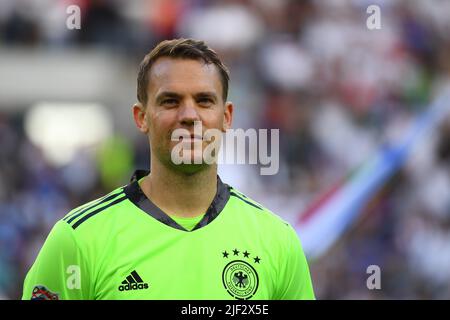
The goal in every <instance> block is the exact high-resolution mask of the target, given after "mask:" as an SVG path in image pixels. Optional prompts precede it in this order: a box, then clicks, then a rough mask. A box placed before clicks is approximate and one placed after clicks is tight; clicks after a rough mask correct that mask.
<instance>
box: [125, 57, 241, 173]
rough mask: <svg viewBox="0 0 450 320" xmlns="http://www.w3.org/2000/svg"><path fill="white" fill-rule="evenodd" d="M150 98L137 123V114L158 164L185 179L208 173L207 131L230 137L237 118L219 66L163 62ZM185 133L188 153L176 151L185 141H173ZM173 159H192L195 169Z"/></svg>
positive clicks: (152, 73) (158, 63)
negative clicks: (227, 132)
mask: <svg viewBox="0 0 450 320" xmlns="http://www.w3.org/2000/svg"><path fill="white" fill-rule="evenodd" d="M147 97H148V100H147V105H146V106H143V108H141V116H142V118H141V119H137V117H136V111H135V112H134V113H135V115H134V116H135V120H136V123H137V124H138V127H139V129H140V130H141V131H142V132H144V133H146V134H147V135H148V138H149V142H150V146H151V152H152V155H153V156H154V157H153V159H154V158H155V157H156V159H157V160H158V161H160V162H161V163H163V164H164V165H169V166H171V167H173V168H176V169H177V170H182V171H184V172H186V173H194V172H197V171H198V170H201V169H202V168H205V167H206V166H207V165H208V164H206V163H205V161H204V158H203V156H204V155H205V152H204V151H205V149H206V148H207V147H208V145H209V144H210V143H211V141H207V139H204V133H205V131H206V130H209V129H217V130H219V131H221V132H225V130H226V129H228V128H230V127H231V121H232V113H233V105H232V104H231V102H224V101H223V95H222V84H221V81H220V75H219V71H218V70H217V69H216V66H215V65H213V64H205V63H204V62H202V61H197V60H188V59H173V58H167V57H164V58H160V59H158V60H157V61H156V62H155V64H154V65H153V66H152V68H151V70H150V74H149V85H148V88H147ZM138 118H139V117H138ZM200 125H201V130H199V128H200ZM195 126H197V127H195ZM177 129H178V130H177ZM180 129H184V130H180ZM180 132H184V134H187V133H188V134H187V136H184V137H183V138H182V140H181V141H182V143H183V144H184V147H186V146H191V148H188V149H189V151H186V148H183V151H181V153H179V152H178V151H177V150H179V148H180V143H181V141H180V140H176V141H174V136H175V135H176V134H177V133H180ZM174 148H175V149H174ZM196 148H197V150H195V149H196ZM200 148H201V151H200ZM172 151H174V152H172ZM175 151H177V152H175ZM186 152H188V154H186ZM174 155H176V156H177V157H179V156H182V158H183V159H185V160H186V159H189V162H191V164H186V163H184V164H179V163H178V164H177V163H176V161H174V160H177V159H174ZM156 159H155V160H156ZM178 161H179V158H178Z"/></svg>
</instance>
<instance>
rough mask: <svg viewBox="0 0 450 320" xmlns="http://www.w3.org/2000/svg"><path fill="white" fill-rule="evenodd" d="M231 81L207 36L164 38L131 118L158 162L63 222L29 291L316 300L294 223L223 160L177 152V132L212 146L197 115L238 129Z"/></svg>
mask: <svg viewBox="0 0 450 320" xmlns="http://www.w3.org/2000/svg"><path fill="white" fill-rule="evenodd" d="M228 80H229V76H228V71H227V69H226V67H225V66H224V65H223V63H222V62H221V61H220V59H219V58H218V56H217V54H216V53H215V52H214V51H213V50H211V49H210V48H208V47H207V46H206V45H205V43H204V42H201V41H195V40H192V39H176V40H171V41H163V42H162V43H160V44H159V45H158V46H157V47H156V48H154V49H153V50H152V51H151V52H150V53H149V54H148V55H147V56H146V57H145V58H144V60H143V61H142V63H141V66H140V71H139V75H138V94H137V95H138V101H139V103H137V104H135V105H134V106H133V116H134V120H135V122H136V125H137V127H138V129H139V130H140V131H141V132H142V133H144V134H145V135H146V136H147V137H148V140H149V143H150V148H151V153H150V154H151V168H150V169H151V170H150V171H149V172H144V171H137V172H136V173H135V174H134V176H133V178H132V181H131V183H130V184H128V185H127V186H124V187H121V188H118V189H116V190H114V191H113V192H111V193H110V194H108V195H106V196H105V197H103V198H101V199H98V200H94V201H92V202H90V203H88V204H86V205H84V206H81V207H79V208H77V209H75V210H73V211H72V212H70V213H69V214H68V215H66V216H65V217H64V218H63V219H62V220H60V221H59V222H58V223H57V224H56V225H55V226H54V228H53V230H52V231H51V233H50V235H49V236H48V238H47V240H46V242H45V244H44V246H43V248H42V249H41V251H40V253H39V255H38V257H37V259H36V261H35V263H34V264H33V266H32V268H31V270H30V271H29V273H28V275H27V277H26V279H25V284H24V291H23V299H30V298H31V299H314V293H313V288H312V285H311V279H310V274H309V269H308V265H307V261H306V259H305V256H304V253H303V251H302V248H301V245H300V242H299V240H298V237H297V235H296V233H295V231H294V230H293V228H292V227H291V226H290V225H288V224H287V223H286V222H284V221H283V220H281V219H280V218H279V217H278V216H276V215H274V214H273V213H271V212H269V211H268V210H267V209H265V208H263V207H262V206H261V205H260V204H258V203H256V202H255V201H253V200H251V199H249V198H248V197H246V196H245V195H243V194H242V193H240V192H239V191H237V190H235V189H234V188H232V187H230V186H228V185H226V184H225V183H223V182H222V181H221V179H220V178H219V177H218V176H217V164H214V163H212V164H208V163H206V162H205V161H200V163H198V161H193V163H191V164H187V163H184V164H183V163H182V164H175V162H174V161H173V160H174V159H173V154H172V150H173V149H174V148H175V146H176V145H177V143H179V141H177V140H176V139H172V134H173V133H174V131H175V130H179V129H185V130H187V131H188V133H190V134H189V135H188V136H187V137H185V138H186V139H187V140H185V141H184V142H185V143H186V141H187V143H188V144H195V143H197V144H198V143H199V142H200V145H201V148H202V150H205V148H206V147H207V146H208V145H209V143H210V142H209V141H207V139H203V137H202V136H199V135H198V134H194V124H196V123H197V124H198V123H200V124H201V125H202V133H204V132H205V131H206V130H209V129H216V130H220V131H222V132H225V131H226V130H227V129H228V128H230V127H231V123H232V118H233V104H232V103H231V102H227V93H228ZM173 140H175V141H173ZM188 151H189V150H188ZM188 151H186V152H188ZM192 152H194V151H192ZM188 155H189V154H188ZM189 156H190V159H192V160H195V157H196V156H195V154H194V153H192V154H190V155H189ZM197 160H198V159H197Z"/></svg>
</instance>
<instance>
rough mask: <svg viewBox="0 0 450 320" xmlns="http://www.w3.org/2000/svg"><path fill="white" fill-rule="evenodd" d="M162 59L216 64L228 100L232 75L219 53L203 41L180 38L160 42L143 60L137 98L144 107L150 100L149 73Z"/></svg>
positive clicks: (224, 95)
mask: <svg viewBox="0 0 450 320" xmlns="http://www.w3.org/2000/svg"><path fill="white" fill-rule="evenodd" d="M161 57H170V58H179V59H192V60H203V61H204V62H205V63H206V64H214V65H215V66H216V67H217V70H218V71H219V74H220V78H221V82H222V93H223V100H224V101H226V100H227V96H228V81H229V80H230V75H229V72H228V69H227V67H226V66H225V65H224V64H223V63H222V61H221V60H220V58H219V56H218V55H217V53H216V52H215V51H214V50H212V49H211V48H209V47H208V46H207V45H206V44H205V42H203V41H198V40H194V39H183V38H180V39H173V40H164V41H162V42H160V43H159V44H158V45H157V46H156V47H155V48H154V49H153V50H152V51H150V53H148V54H147V55H146V56H145V57H144V59H143V60H142V62H141V64H140V66H139V74H138V78H137V98H138V101H139V102H140V103H142V104H143V105H144V106H145V105H146V104H147V99H148V97H147V86H148V77H149V73H150V72H149V71H150V69H151V67H152V65H153V64H154V63H155V62H156V60H158V59H159V58H161Z"/></svg>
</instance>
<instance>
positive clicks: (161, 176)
mask: <svg viewBox="0 0 450 320" xmlns="http://www.w3.org/2000/svg"><path fill="white" fill-rule="evenodd" d="M151 164H152V165H151V171H150V175H148V176H147V177H145V178H144V180H143V181H142V184H141V188H142V191H143V192H144V194H145V195H146V196H147V197H148V198H149V199H150V200H151V201H152V202H153V203H154V204H155V205H157V206H158V207H159V208H160V209H161V210H162V211H164V212H165V213H167V214H168V215H169V216H172V215H173V216H177V217H185V218H191V217H196V216H199V215H201V214H205V213H206V211H207V209H208V207H209V206H210V205H211V202H212V201H213V199H214V197H215V195H216V192H217V165H211V166H208V167H207V168H204V169H202V170H200V171H199V172H196V173H194V174H189V175H188V174H185V173H182V172H178V171H175V170H173V169H171V168H167V167H166V166H164V165H163V164H161V163H160V162H159V161H158V160H157V159H152V161H151Z"/></svg>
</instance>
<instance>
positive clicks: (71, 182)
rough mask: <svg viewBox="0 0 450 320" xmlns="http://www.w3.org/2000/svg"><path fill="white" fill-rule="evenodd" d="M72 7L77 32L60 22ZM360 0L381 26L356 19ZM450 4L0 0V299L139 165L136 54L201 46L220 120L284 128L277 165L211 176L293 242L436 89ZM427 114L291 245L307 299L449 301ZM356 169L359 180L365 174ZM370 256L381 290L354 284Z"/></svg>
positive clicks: (446, 195)
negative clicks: (210, 52)
mask: <svg viewBox="0 0 450 320" xmlns="http://www.w3.org/2000/svg"><path fill="white" fill-rule="evenodd" d="M72 4H76V5H78V6H79V7H80V8H81V14H82V16H81V30H68V29H67V28H66V18H67V17H68V14H67V13H66V8H67V7H68V6H69V5H72ZM371 4H376V5H379V6H380V7H381V29H379V30H368V29H367V27H366V19H367V17H368V16H369V15H368V14H367V13H366V8H367V7H368V6H369V5H371ZM449 12H450V1H446V0H433V1H419V0H410V1H409V0H408V1H406V0H405V1H401V0H396V1H375V0H373V1H364V0H344V1H337V0H315V1H312V0H310V1H294V0H278V1H271V0H233V1H218V0H214V1H206V0H190V1H181V0H164V1H163V0H158V1H156V0H155V1H144V0H133V1H126V0H109V1H99V0H96V1H94V0H91V1H90V0H70V1H65V0H2V1H0V298H2V299H17V298H19V297H20V296H21V290H22V283H23V278H24V275H25V274H26V272H27V271H28V268H29V267H30V265H31V263H32V262H33V261H34V259H35V257H36V254H37V252H38V250H39V249H40V247H41V246H42V244H43V242H44V240H45V237H46V235H47V234H48V232H49V230H50V228H51V227H52V226H53V224H54V223H55V222H56V221H57V220H58V219H60V218H61V217H62V216H63V215H64V214H65V213H67V212H68V210H70V209H71V208H73V207H76V206H78V205H80V204H81V203H84V202H87V201H88V200H91V199H94V198H96V197H99V196H101V195H102V194H105V193H106V192H108V191H109V190H111V189H112V188H113V187H115V186H117V185H123V184H125V183H127V181H128V179H129V177H130V175H131V173H132V172H133V170H134V168H146V167H148V147H147V142H146V140H145V138H144V137H143V136H141V135H139V134H138V133H137V130H135V128H134V124H133V122H132V118H131V113H130V108H131V105H132V104H133V103H134V102H135V100H136V98H135V92H136V74H137V65H138V63H139V61H140V60H141V59H142V57H143V55H144V54H145V53H147V52H148V51H149V50H150V49H151V48H152V47H153V46H154V45H155V44H156V43H157V42H159V41H160V40H163V39H168V38H174V37H180V36H183V37H194V38H198V39H203V40H205V41H207V42H208V44H210V45H211V46H212V47H213V48H215V49H216V50H217V51H219V53H220V54H221V56H222V57H223V58H224V60H225V62H226V64H227V65H228V66H229V68H230V70H231V79H232V81H231V87H230V89H231V92H230V100H232V101H234V103H235V106H236V110H235V123H234V127H235V128H244V129H246V128H269V129H270V128H279V129H280V171H279V173H278V174H277V175H274V176H260V175H259V168H258V167H257V166H251V165H245V166H243V165H241V166H224V167H222V168H221V169H220V173H221V176H222V178H223V180H224V181H226V182H227V183H229V184H231V185H234V186H235V187H237V188H240V189H241V191H242V192H244V193H246V194H247V195H248V196H250V197H253V198H254V199H255V200H257V201H259V202H261V203H262V204H263V205H265V206H266V207H268V208H269V209H271V210H272V211H274V212H276V213H278V214H279V215H281V216H282V217H284V218H285V219H286V220H288V221H290V222H292V223H293V224H294V225H295V226H296V227H298V229H299V233H300V237H301V238H302V235H301V233H302V226H303V225H307V222H308V221H310V222H311V221H312V222H314V216H315V215H316V216H317V215H318V213H317V212H318V211H320V208H323V205H324V204H326V205H328V206H330V205H331V207H333V205H334V204H333V201H335V200H333V199H335V198H336V197H334V195H336V192H337V191H339V190H342V188H345V186H346V185H347V184H348V183H350V181H352V178H354V177H355V174H353V173H354V172H358V168H361V167H364V165H365V164H367V163H370V161H371V159H374V158H375V157H376V155H377V154H380V152H381V151H380V150H383V147H385V146H386V143H387V141H388V142H389V141H392V139H393V140H395V137H397V140H398V137H402V136H405V135H406V134H407V132H408V130H409V129H408V128H409V126H410V125H411V124H412V123H414V121H415V119H416V118H417V117H420V116H421V114H423V113H424V112H426V111H427V106H429V105H430V103H431V102H432V101H433V100H434V99H435V98H436V97H437V96H438V95H439V94H440V92H441V90H442V89H443V88H445V87H446V86H448V85H449V83H450V17H449V15H448V13H449ZM438 118H439V119H438V120H439V121H436V122H434V123H433V124H432V125H429V128H428V129H429V130H428V131H427V132H428V133H427V134H423V135H422V136H421V138H420V139H417V143H414V148H411V150H410V152H409V153H408V155H407V157H406V158H405V159H402V161H397V162H396V163H395V164H396V165H395V166H393V169H392V170H391V172H390V173H389V174H388V175H386V176H385V177H383V179H381V180H380V181H379V183H378V184H377V186H376V187H374V186H373V185H369V186H368V187H367V185H366V188H365V189H364V190H365V192H366V193H365V195H364V197H363V200H361V198H359V200H358V201H360V203H359V205H358V206H357V207H358V208H357V209H355V208H353V209H349V208H350V207H351V205H350V206H342V205H341V206H338V205H336V208H338V209H339V210H343V211H345V210H349V213H350V214H346V213H345V212H343V214H342V215H340V216H338V217H334V218H333V219H327V218H326V217H327V216H326V214H327V213H326V212H325V213H323V214H324V215H325V221H332V222H331V224H330V225H329V226H327V228H333V227H335V228H336V229H326V228H325V227H324V228H322V229H321V226H320V225H319V226H318V227H317V226H315V228H313V229H314V230H316V231H314V232H310V233H309V235H308V238H307V239H302V242H303V244H304V247H305V250H306V253H307V256H308V258H309V262H310V268H311V274H312V278H313V283H314V287H315V291H316V295H317V298H319V299H443V298H446V299H448V298H450V170H449V169H450V121H449V119H448V116H447V115H446V114H445V113H444V112H443V113H441V114H439V116H438ZM419 119H420V118H419ZM419 140H420V141H419ZM394 158H395V157H394ZM396 159H397V158H396ZM391 160H392V158H388V159H387V160H386V161H387V162H388V164H389V161H391ZM397 160H398V159H397ZM403 160H404V161H403ZM392 161H394V160H392ZM394 162H395V161H394ZM365 173H366V175H365V177H363V178H361V179H360V181H363V182H362V183H363V184H364V181H367V180H370V177H376V176H377V174H378V173H379V172H378V171H377V170H376V169H373V168H372V171H371V170H366V172H365ZM356 176H357V175H356ZM368 177H369V178H368ZM358 190H359V189H358ZM358 190H357V191H358ZM356 193H357V192H356ZM346 201H347V202H352V201H357V200H356V199H354V198H352V194H351V192H350V196H349V197H347V200H346ZM338 209H336V210H338ZM334 223H335V224H334ZM317 230H319V231H317ZM321 230H322V232H321ZM323 230H334V231H332V232H331V233H333V235H331V233H330V234H328V231H326V232H324V231H323ZM328 235H329V236H330V237H328ZM324 241H325V242H328V245H327V246H325V247H322V248H321V249H320V250H319V249H317V248H318V246H317V244H319V247H320V244H321V243H324ZM369 265H378V266H379V267H380V269H381V289H380V290H369V289H368V288H367V287H366V279H367V278H368V276H369V275H368V274H367V272H366V270H367V267H368V266H369Z"/></svg>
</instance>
